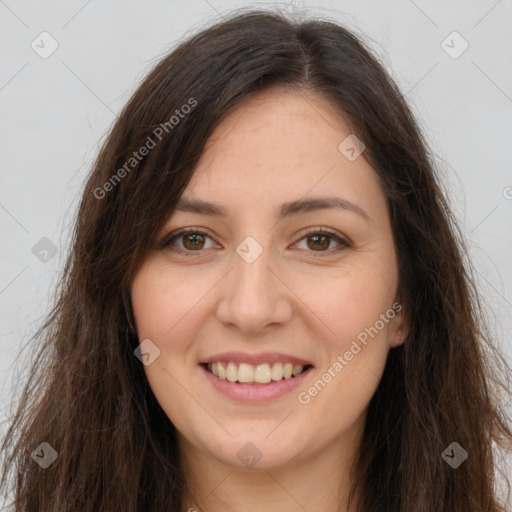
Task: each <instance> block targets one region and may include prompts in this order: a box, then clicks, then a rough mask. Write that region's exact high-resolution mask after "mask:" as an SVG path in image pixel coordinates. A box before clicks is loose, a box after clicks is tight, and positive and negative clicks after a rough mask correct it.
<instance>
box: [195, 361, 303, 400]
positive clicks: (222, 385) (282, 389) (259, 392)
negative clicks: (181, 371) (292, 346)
mask: <svg viewBox="0 0 512 512" xmlns="http://www.w3.org/2000/svg"><path fill="white" fill-rule="evenodd" d="M199 366H200V368H201V370H202V371H203V373H204V374H205V375H206V378H207V379H208V380H209V381H210V382H211V383H212V384H213V386H214V387H215V389H216V390H217V391H219V392H220V393H222V394H223V395H225V396H227V397H229V398H231V399H232V400H235V401H237V402H242V403H247V402H251V403H259V402H269V401H271V400H275V399H277V398H279V397H281V396H283V395H285V394H286V393H289V392H291V391H292V390H293V389H295V388H296V387H298V386H299V385H300V384H301V383H303V382H304V379H306V378H307V376H308V375H309V373H310V372H311V370H313V367H310V368H308V369H307V370H306V371H305V372H302V373H301V374H300V375H297V377H293V378H291V379H283V380H277V381H274V382H272V383H270V384H241V383H237V382H231V381H229V380H224V379H221V378H219V377H216V376H215V375H213V373H210V372H209V371H208V370H207V369H206V368H205V367H204V366H202V365H199Z"/></svg>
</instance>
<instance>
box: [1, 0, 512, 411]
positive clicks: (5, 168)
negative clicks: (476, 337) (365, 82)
mask: <svg viewBox="0 0 512 512" xmlns="http://www.w3.org/2000/svg"><path fill="white" fill-rule="evenodd" d="M272 6H274V8H275V9H279V10H281V11H286V12H296V11H298V10H299V11H302V12H304V13H306V14H307V13H310V14H312V15H314V16H316V17H324V18H326V19H330V20H333V21H337V22H340V23H343V24H344V25H345V26H347V27H348V28H350V29H352V30H354V31H355V32H356V33H358V34H361V35H363V37H364V40H365V41H366V42H367V43H368V44H370V45H371V47H372V48H373V49H374V50H375V52H376V53H377V54H378V56H379V57H380V58H381V60H382V62H383V63H384V64H385V66H386V67H387V69H388V70H389V72H390V73H391V75H392V76H393V78H394V79H395V80H396V81H397V83H398V85H399V86H400V88H401V90H402V91H403V92H404V94H405V95H406V98H407V99H408V102H409V104H410V106H411V108H412V110H413V112H414V113H415V114H416V116H417V118H418V119H419V122H420V125H421V127H422V129H423V131H424V133H425V135H426V138H427V140H428V142H429V144H430V146H431V149H432V153H433V154H434V156H435V158H436V162H437V165H438V168H439V172H440V174H441V176H442V180H443V183H444V184H445V189H446V191H447V193H448V195H449V199H450V202H451V204H452V207H453V209H454V212H455V213H456V216H457V218H458V220H459V223H460V226H461V228H462V231H463V233H464V235H465V236H466V239H467V244H468V246H469V250H470V256H471V258H472V261H473V264H474V265H475V268H476V272H477V274H476V275H477V278H478V281H479V285H480V289H481V292H482V294H483V297H484V304H485V306H486V308H487V310H488V313H489V316H490V326H491V328H492V329H493V330H494V332H495V333H496V336H497V339H498V341H499V344H500V345H499V347H500V350H501V352H502V353H503V354H504V355H505V356H506V357H508V360H509V362H510V361H511V359H512V337H511V334H510V333H511V330H512V315H511V311H512V268H511V261H512V229H511V226H512V222H511V221H512V172H511V162H512V142H511V134H512V130H511V128H512V66H511V63H512V32H511V29H510V27H511V26H512V0H499V1H496V0H481V1H476V0H474V1H467V0H464V1H462V0H460V1H454V0H452V1H450V2H445V1H440V0H438V1H422V0H414V1H413V0H392V1H382V0H381V1H368V0H367V1H337V2H335V1H331V2H327V1H309V2H299V1H296V2H280V3H277V4H276V3H274V2H257V3H256V2H255V3H249V2H235V1H227V0H187V1H186V2H182V1H174V0H173V1H163V0H159V1H157V0H153V1H142V0H140V1H134V0H131V1H129V0H122V1H121V0H118V1H112V0H101V1H100V0H89V1H86V0H68V1H66V2H64V1H62V2H55V1H45V2H37V1H22V0H19V1H16V0H0V53H1V62H2V65H1V67H0V119H1V124H0V135H1V136H0V176H1V178H0V179H1V181H0V183H1V186H0V223H1V224H0V226H1V231H2V252H1V258H2V259H1V273H0V315H1V320H0V322H1V323H0V349H1V358H0V371H1V372H2V373H1V377H2V378H1V380H2V384H1V386H0V393H1V394H0V420H1V419H6V418H7V415H8V414H9V413H10V402H11V399H12V398H13V388H12V382H13V380H15V379H17V378H18V377H19V376H20V375H21V376H22V375H23V372H24V370H25V367H24V365H23V364H18V365H17V366H15V365H14V363H15V358H16V356H17V354H18V351H19V349H20V347H21V346H22V345H23V344H26V343H27V341H28V339H29V337H30V335H31V334H32V333H33V332H34V330H35V329H36V328H37V327H38V326H39V325H40V322H41V320H42V319H43V317H44V314H45V313H46V312H47V310H48V304H49V302H48V301H49V298H50V297H51V294H52V292H53V287H54V285H55V283H56V280H57V278H58V276H59V274H60V273H61V271H62V268H63V263H64V257H65V254H66V250H67V247H68V246H67V244H68V239H69V234H70V227H71V225H72V220H73V218H74V214H75V209H76V206H77V203H78V198H79V196H80V193H81V190H82V187H83V181H84V179H85V178H86V176H87V173H88V172H89V170H90V166H91V163H92V161H93V159H94V158H95V156H96V155H97V152H98V149H99V147H100V144H101V142H102V140H103V138H104V136H105V134H106V133H107V132H108V130H109V128H110V127H111V126H112V123H113V122H114V120H115V118H116V115H117V114H118V113H119V111H120V109H121V108H122V106H123V105H124V103H125V102H126V101H127V100H128V98H129V97H130V95H131V93H133V91H134V90H135V89H136V87H137V84H138V83H140V81H141V80H142V78H143V77H144V76H145V74H146V73H147V72H148V71H149V70H150V69H151V67H152V66H153V65H154V64H155V62H156V61H157V60H158V59H159V58H160V57H162V56H163V55H164V54H165V53H166V52H168V51H170V50H171V49H172V48H174V46H175V45H176V44H177V43H178V42H179V41H180V40H182V38H183V37H185V36H186V35H190V34H191V33H193V32H196V31H197V30H199V29H200V28H203V27H205V26H206V25H208V24H210V23H212V22H214V21H215V20H220V19H221V18H222V17H223V16H226V14H227V13H229V12H230V11H232V10H233V9H235V8H240V7H260V8H268V7H272ZM43 32H46V34H43V35H41V34H42V33H43ZM454 32H456V34H454ZM41 40H43V42H41ZM52 45H53V46H56V45H58V47H57V48H56V50H55V51H54V52H53V53H52V54H51V55H49V56H48V55H45V53H44V52H49V51H51V50H52ZM466 46H467V48H466ZM43 57H45V58H43ZM191 65H193V63H191ZM41 239H44V240H43V241H41ZM46 239H48V240H46ZM36 244H39V245H36ZM41 244H42V245H41ZM34 246H36V249H37V248H38V247H43V248H44V249H45V250H47V251H48V252H47V253H45V257H46V258H49V259H48V261H46V262H45V261H42V260H41V257H37V256H36V254H34V253H37V250H33V248H34ZM53 246H55V248H56V253H55V255H53V257H52V256H51V250H50V248H51V247H53ZM43 259H44V258H43ZM27 350H28V351H30V350H31V349H30V346H29V348H28V349H27ZM20 361H21V359H20ZM505 406H506V405H505Z"/></svg>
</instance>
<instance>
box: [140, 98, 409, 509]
mask: <svg viewBox="0 0 512 512" xmlns="http://www.w3.org/2000/svg"><path fill="white" fill-rule="evenodd" d="M350 133H351V132H350V129H349V125H348V123H346V122H345V121H344V120H343V118H342V117H340V115H338V114H337V113H336V112H335V111H334V110H333V107H332V105H331V104H330V103H328V102H327V101H326V100H325V99H323V98H321V97H319V96H316V95H314V93H311V92H306V91H301V92H300V93H299V92H296V91H292V90H289V89H283V88H274V89H271V90H266V91H264V92H260V93H258V94H257V95H255V96H253V97H251V98H250V99H247V100H245V102H244V103H243V104H241V105H240V106H239V107H237V108H236V109H235V110H234V111H233V112H232V113H230V114H229V115H228V116H227V117H225V118H224V120H223V121H222V122H221V123H220V124H219V125H218V126H217V128H216V129H215V131H214V132H213V134H212V136H211V137H210V139H209V141H208V143H207V145H206V148H205V150H204V152H203V154H202V157H201V159H200V162H199V164H198V166H197V168H196V171H195V173H194V176H193V178H192V180H191V182H190V183H189V185H188V187H187V189H186V190H185V192H184V194H183V196H184V197H187V198H192V199H202V200H205V201H214V202H216V203H220V204H222V205H223V206H224V207H225V208H226V209H228V213H229V215H228V217H226V218H224V219H221V218H217V217H212V216H208V215H204V214H198V213H191V212H183V211H175V212H174V213H173V215H172V216H171V217H170V219H169V221H168V222H167V224H166V226H165V228H164V229H163V230H162V232H161V233H160V237H159V239H158V241H160V239H163V238H164V237H165V236H166V235H168V234H169V233H172V232H174V231H176V230H178V229H180V228H201V229H202V230H204V231H207V232H208V236H207V237H205V238H204V239H199V241H197V239H193V237H192V239H190V236H189V237H188V239H187V237H183V236H182V237H181V238H178V239H177V240H176V241H175V242H174V246H175V247H177V248H178V249H179V248H181V249H182V250H183V251H187V249H188V253H189V254H188V255H185V254H178V253H176V252H172V251H171V250H170V248H169V247H167V248H164V249H155V250H153V251H151V252H150V253H149V254H148V255H147V258H146V259H145V261H144V262H143V263H142V265H141V267H140V268H139V270H138V272H137V273H136V276H135V278H134V281H133V285H132V304H133V309H134V315H135V320H136V327H137V333H138V336H139V339H140V340H141V341H142V340H145V339H146V338H149V339H151V340H152V342H153V343H154V344H155V345H156V346H158V348H159V350H160V355H159V356H158V357H157V358H156V359H155V360H154V362H153V363H151V364H150V365H147V366H144V371H145V373H146V376H147V379H148V381H149V384H150V386H151V389H152V390H153V392H154V394H155V396H156V398H157V400H158V402H159V403H160V405H161V406H162V408H163V410H164V411H165V413H166V414H167V416H168V417H169V418H170V420H171V421H172V422H173V424H174V425H175V426H176V429H177V430H178V433H179V444H180V451H181V453H182V456H183V464H184V469H185V471H186V475H187V477H188V479H189V481H190V486H191V489H192V493H193V497H192V498H191V499H190V500H189V501H188V502H187V503H188V507H195V508H196V509H198V510H199V509H200V510H205V511H213V510H221V509H222V510H225V511H237V512H240V511H245V512H260V511H268V510H280V511H282V512H288V511H294V512H295V511H299V510H302V511H303V510H309V511H312V510H323V511H327V512H329V511H338V510H343V511H348V510H354V508H353V507H350V509H349V508H348V507H347V497H348V491H349V486H350V483H351V482H350V480H349V477H348V475H349V467H350V464H351V463H352V461H353V458H354V456H355V455H356V453H357V449H358V446H359V443H360V439H361V435H362V431H363V427H364V422H365V417H366V410H367V407H368V403H369V401H370V399H371V397H372V396H373V394H374V392H375V390H376V388H377V385H378V383H379V380H380V378H381V375H382V373H383V370H384V366H385V362H386V357H387V354H388V351H389V350H390V348H392V347H395V346H397V345H398V344H400V343H401V342H402V340H403V339H404V337H405V335H406V333H407V326H406V322H405V320H404V318H403V316H402V313H398V314H396V315H395V317H394V318H393V319H392V320H389V321H388V322H387V323H385V326H384V328H382V329H381V330H379V332H378V334H377V335H375V336H374V337H373V338H369V341H368V343H367V345H366V346H364V345H362V344H360V345H361V347H362V350H361V351H360V352H359V353H357V355H355V356H354V357H353V359H352V360H351V361H349V362H348V364H347V365H346V366H345V367H344V368H343V370H342V371H341V372H338V373H337V374H336V376H335V377H334V378H332V379H331V381H330V382H329V383H328V384H327V385H326V386H325V387H324V388H323V389H322V390H321V391H320V392H319V393H318V394H317V395H316V396H314V397H312V398H311V400H310V401H309V403H307V404H302V403H300V402H299V401H298V398H297V395H298V393H299V392H300V391H307V389H308V388H309V387H310V386H312V385H313V384H314V383H315V382H316V381H317V380H318V379H319V378H321V376H322V374H324V373H325V372H326V370H327V369H328V368H329V367H332V365H333V363H334V362H335V361H336V360H337V357H338V356H340V355H342V356H343V354H344V353H345V352H346V351H347V350H349V349H350V346H351V343H352V341H353V340H355V339H356V337H357V336H358V334H360V333H361V332H362V331H364V330H365V328H368V327H370V326H374V325H375V323H376V321H377V320H378V319H379V315H381V314H383V313H385V312H386V311H387V310H389V309H390V308H391V307H392V305H393V303H394V302H395V301H397V285H398V268H397V260H396V253H395V246H394V241H393V236H392V231H391V225H390V219H389V214H388V209H387V204H386V200H385V197H384V194H383V192H382V190H381V188H380V186H379V184H378V180H377V175H376V173H375V171H374V170H373V169H372V167H371V166H370V165H369V164H368V162H367V161H366V160H365V158H364V153H363V154H362V155H361V156H360V157H359V158H357V159H356V160H355V161H349V160H348V159H347V158H346V157H345V156H344V155H343V154H342V153H341V152H340V151H339V150H338V146H339V144H340V142H341V141H343V140H344V139H345V138H346V137H347V136H348V135H349V134H350ZM317 196H338V197H341V198H344V199H346V200H349V201H351V202H352V203H355V204H356V205H357V206H358V207H359V208H361V209H363V210H364V211H365V212H366V214H367V216H368V219H366V218H364V217H363V216H362V215H358V214H357V213H355V212H353V211H350V210H344V209H322V210H318V211H310V212H306V213H300V214H297V215H291V216H289V217H285V218H280V217H279V216H278V206H280V205H281V204H282V203H284V202H287V201H292V200H298V199H303V198H306V199H307V198H311V197H317ZM311 228H330V229H331V230H334V231H336V232H337V233H338V234H339V235H340V236H341V237H342V238H348V239H349V241H350V242H351V244H352V245H351V246H350V247H345V246H343V245H341V244H339V243H338V242H336V240H335V239H333V238H327V239H322V238H320V239H318V238H315V237H314V236H312V235H309V234H308V231H309V230H310V229H311ZM247 236H252V237H253V238H254V239H255V240H256V241H257V242H258V244H259V245H260V246H261V247H262V249H263V252H262V253H261V255H260V256H259V257H258V258H257V259H256V260H255V261H253V262H252V263H247V262H246V261H244V259H242V258H241V257H240V256H239V255H238V254H237V252H236V248H237V246H238V245H239V244H240V243H241V242H242V241H243V240H244V239H245V238H246V237H247ZM336 248H340V249H341V250H339V251H338V252H334V250H335V249H336ZM330 249H333V251H330ZM194 251H195V252H194ZM329 253H330V254H329ZM225 351H240V352H245V353H251V354H254V353H261V352H273V351H275V352H284V353H287V354H293V355H295V356H297V357H301V358H304V359H306V360H309V361H311V362H312V363H313V365H314V369H313V371H312V372H310V374H309V375H308V376H307V379H306V381H305V383H304V385H301V386H300V389H298V390H294V391H292V392H290V393H288V394H286V395H285V396H283V397H280V398H278V399H276V400H274V401H273V402H271V403H266V404H249V403H247V404H240V403H235V402H234V401H232V400H231V399H230V398H227V397H225V396H224V395H221V394H220V393H219V392H218V391H216V389H215V388H214V387H213V386H212V384H211V383H210V382H209V381H208V380H207V379H206V378H205V376H204V374H203V370H201V368H200V367H199V366H198V363H199V362H200V361H204V360H205V359H207V358H208V356H213V355H215V354H218V353H220V352H225ZM248 441H250V442H252V443H253V444H254V445H255V446H256V447H257V449H258V450H259V452H260V453H261V459H260V460H259V461H258V462H257V463H256V465H254V466H252V467H246V466H245V465H244V464H243V463H242V462H241V461H240V460H239V459H238V457H237V453H238V452H239V450H240V449H241V448H242V447H244V445H245V444H246V443H247V442H248ZM319 489H321V490H322V492H321V493H320V492H319ZM188 507H187V508H186V509H184V510H188Z"/></svg>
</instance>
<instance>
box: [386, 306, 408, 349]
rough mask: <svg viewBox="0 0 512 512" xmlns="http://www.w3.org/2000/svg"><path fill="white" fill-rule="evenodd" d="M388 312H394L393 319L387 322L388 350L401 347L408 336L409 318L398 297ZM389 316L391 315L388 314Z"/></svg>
mask: <svg viewBox="0 0 512 512" xmlns="http://www.w3.org/2000/svg"><path fill="white" fill-rule="evenodd" d="M388 311H393V312H394V317H393V318H392V319H391V320H390V322H389V333H388V334H389V335H388V344H389V347H390V348H395V347H398V346H400V345H402V343H404V342H405V340H406V339H407V336H408V335H409V328H410V323H409V317H408V315H407V312H406V311H405V310H404V307H403V305H402V303H401V302H400V300H399V297H397V298H396V299H395V302H394V303H393V306H392V307H391V308H390V310H388ZM391 315H392V313H390V316H391Z"/></svg>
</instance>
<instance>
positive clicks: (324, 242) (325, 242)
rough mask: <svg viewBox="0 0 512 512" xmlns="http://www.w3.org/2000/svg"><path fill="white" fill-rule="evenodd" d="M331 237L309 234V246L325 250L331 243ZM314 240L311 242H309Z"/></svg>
mask: <svg viewBox="0 0 512 512" xmlns="http://www.w3.org/2000/svg"><path fill="white" fill-rule="evenodd" d="M330 238H331V237H329V236H326V235H311V236H308V237H307V239H308V247H309V248H310V249H313V250H323V249H327V248H328V247H329V244H330ZM310 241H312V242H311V243H309V242H310Z"/></svg>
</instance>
